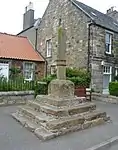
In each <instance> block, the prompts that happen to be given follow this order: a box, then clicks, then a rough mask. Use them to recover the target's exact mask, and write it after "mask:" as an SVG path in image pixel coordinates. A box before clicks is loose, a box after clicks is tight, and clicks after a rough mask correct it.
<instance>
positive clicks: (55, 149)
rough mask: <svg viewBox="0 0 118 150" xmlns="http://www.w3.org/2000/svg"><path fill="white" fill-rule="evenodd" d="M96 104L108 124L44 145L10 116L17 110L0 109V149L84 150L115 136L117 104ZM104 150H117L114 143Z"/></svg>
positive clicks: (59, 138) (117, 117) (58, 138)
mask: <svg viewBox="0 0 118 150" xmlns="http://www.w3.org/2000/svg"><path fill="white" fill-rule="evenodd" d="M96 104H97V108H99V109H101V110H103V111H106V112H107V114H108V115H110V117H111V119H112V123H108V124H106V125H101V126H98V127H94V128H91V129H87V130H83V131H79V132H74V133H69V134H67V135H64V136H60V137H57V138H55V139H53V140H50V141H46V142H42V141H40V140H39V139H38V138H37V137H36V136H35V135H34V134H33V133H31V132H29V131H28V130H27V129H25V128H24V127H22V126H21V125H20V124H19V123H18V122H16V120H14V119H13V118H12V117H11V116H10V114H11V113H13V112H15V111H16V110H17V107H15V106H14V107H13V106H9V107H1V108H0V150H86V149H88V148H91V147H93V146H94V145H97V144H100V143H101V142H104V141H106V140H108V139H110V138H112V137H116V136H118V105H115V104H108V103H103V102H96ZM107 150H118V143H116V144H115V145H113V146H112V147H109V148H107Z"/></svg>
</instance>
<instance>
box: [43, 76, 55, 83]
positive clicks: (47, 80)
mask: <svg viewBox="0 0 118 150" xmlns="http://www.w3.org/2000/svg"><path fill="white" fill-rule="evenodd" d="M54 79H56V75H49V76H47V77H46V78H43V79H42V80H41V81H42V82H46V83H47V85H48V84H49V83H50V82H51V81H52V80H54Z"/></svg>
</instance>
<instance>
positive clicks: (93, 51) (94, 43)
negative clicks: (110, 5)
mask: <svg viewBox="0 0 118 150" xmlns="http://www.w3.org/2000/svg"><path fill="white" fill-rule="evenodd" d="M109 11H110V13H109V12H107V14H103V13H101V12H99V11H97V10H95V9H93V8H91V7H89V6H87V5H85V4H83V3H81V2H79V1H76V0H50V1H49V4H48V6H47V9H46V10H45V13H44V15H43V17H42V19H41V22H40V23H39V25H38V29H37V50H38V51H39V52H40V54H41V55H42V56H43V57H44V58H45V59H46V61H47V72H48V73H49V74H50V73H51V72H53V69H54V68H55V60H56V57H57V46H58V45H57V41H58V37H57V30H58V25H59V20H60V21H61V23H62V24H63V26H64V28H65V29H66V37H67V41H66V44H67V49H66V60H67V67H76V68H85V69H87V70H88V71H90V72H91V87H92V88H93V89H94V90H95V91H97V92H101V93H102V92H103V93H108V86H109V82H110V81H112V80H114V76H115V75H117V74H118V69H117V68H118V61H117V58H118V57H117V53H116V50H117V45H118V44H117V41H118V22H117V16H118V15H117V14H118V12H117V11H115V15H114V11H113V10H111V9H110V10H109ZM112 14H113V15H112ZM114 16H115V17H116V20H115V19H113V18H114ZM112 17H113V18H112ZM27 32H28V31H27ZM26 36H27V37H28V38H29V39H30V36H29V35H28V33H27V34H26Z"/></svg>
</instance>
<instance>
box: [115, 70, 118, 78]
mask: <svg viewBox="0 0 118 150" xmlns="http://www.w3.org/2000/svg"><path fill="white" fill-rule="evenodd" d="M117 75H118V68H115V76H117Z"/></svg>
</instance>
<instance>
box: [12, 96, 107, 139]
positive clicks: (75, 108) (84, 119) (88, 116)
mask: <svg viewBox="0 0 118 150" xmlns="http://www.w3.org/2000/svg"><path fill="white" fill-rule="evenodd" d="M12 117H13V118H15V119H16V120H17V121H18V122H20V123H21V124H22V125H23V126H24V127H26V128H27V129H28V130H30V131H32V132H34V134H35V135H36V136H37V137H38V138H39V139H41V140H49V139H52V138H55V137H57V136H59V135H63V134H66V133H69V132H74V131H77V130H83V129H87V128H91V127H93V126H97V125H101V124H104V123H105V122H106V121H108V120H109V117H107V115H106V113H105V112H101V111H99V110H96V105H95V104H94V103H90V102H87V101H86V100H85V98H78V97H73V99H62V98H58V99H56V100H55V99H54V98H53V97H52V98H51V96H49V95H48V96H41V95H40V96H37V98H36V100H35V101H28V102H27V104H26V105H25V106H20V107H19V109H18V111H17V112H16V113H13V114H12Z"/></svg>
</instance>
